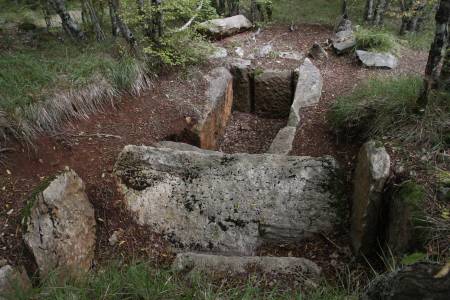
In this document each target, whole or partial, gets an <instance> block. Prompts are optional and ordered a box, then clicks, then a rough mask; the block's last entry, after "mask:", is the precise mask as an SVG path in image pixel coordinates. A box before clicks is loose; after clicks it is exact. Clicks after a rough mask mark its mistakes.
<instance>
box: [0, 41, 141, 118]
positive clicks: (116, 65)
mask: <svg viewBox="0 0 450 300" xmlns="http://www.w3.org/2000/svg"><path fill="white" fill-rule="evenodd" d="M114 47H115V44H114V42H113V41H105V42H104V43H101V44H98V43H87V44H83V45H82V46H81V47H78V46H76V45H74V44H72V43H71V42H70V41H67V42H58V41H56V40H55V38H54V37H49V38H48V39H47V40H46V41H42V42H41V43H40V46H39V47H37V48H26V47H20V48H16V49H14V50H11V51H5V52H4V53H2V55H1V56H0V109H2V110H5V111H12V110H14V109H16V108H17V107H25V106H27V105H29V104H31V103H36V102H38V101H42V100H45V99H46V98H48V97H50V96H52V95H53V94H55V93H56V92H62V91H64V90H66V89H77V88H82V87H84V86H85V85H86V84H88V83H91V82H92V81H93V78H94V77H95V76H101V77H104V78H107V79H108V80H109V81H110V82H111V84H112V85H113V86H114V87H117V88H119V89H125V88H127V87H129V86H131V82H132V79H133V76H135V75H136V74H133V66H134V64H135V62H134V61H133V60H131V59H128V58H125V59H117V58H114V57H113V56H112V54H114V52H115V49H114Z"/></svg>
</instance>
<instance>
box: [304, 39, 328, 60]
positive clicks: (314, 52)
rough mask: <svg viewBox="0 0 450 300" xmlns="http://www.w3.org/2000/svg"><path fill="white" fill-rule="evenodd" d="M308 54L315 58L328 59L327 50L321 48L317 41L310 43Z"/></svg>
mask: <svg viewBox="0 0 450 300" xmlns="http://www.w3.org/2000/svg"><path fill="white" fill-rule="evenodd" d="M308 56H310V57H312V58H313V59H316V60H327V59H328V53H327V51H325V49H323V48H322V46H320V44H318V43H314V45H312V47H311V49H310V50H309V53H308Z"/></svg>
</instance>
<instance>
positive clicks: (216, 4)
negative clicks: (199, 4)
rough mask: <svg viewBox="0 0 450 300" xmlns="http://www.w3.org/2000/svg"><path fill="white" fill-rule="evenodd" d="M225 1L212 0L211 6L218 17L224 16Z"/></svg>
mask: <svg viewBox="0 0 450 300" xmlns="http://www.w3.org/2000/svg"><path fill="white" fill-rule="evenodd" d="M225 1H226V0H213V2H212V4H213V6H214V7H215V9H216V11H217V13H218V14H219V15H223V14H225V7H226V6H225Z"/></svg>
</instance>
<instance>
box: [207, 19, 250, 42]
mask: <svg viewBox="0 0 450 300" xmlns="http://www.w3.org/2000/svg"><path fill="white" fill-rule="evenodd" d="M252 27H253V24H252V22H250V21H249V20H248V19H247V18H246V17H245V16H243V15H237V16H233V17H229V18H223V19H214V20H209V21H206V22H203V23H201V24H200V25H199V29H200V31H202V32H204V33H206V34H208V35H209V36H212V37H214V38H222V37H227V36H230V35H233V34H236V33H239V32H243V31H246V30H249V29H250V28H252Z"/></svg>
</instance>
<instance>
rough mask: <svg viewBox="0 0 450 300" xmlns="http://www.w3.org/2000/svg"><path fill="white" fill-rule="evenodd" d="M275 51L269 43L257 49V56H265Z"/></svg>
mask: <svg viewBox="0 0 450 300" xmlns="http://www.w3.org/2000/svg"><path fill="white" fill-rule="evenodd" d="M272 51H273V46H272V45H270V44H268V45H264V46H262V47H261V48H259V49H257V50H256V52H255V57H256V58H265V57H267V56H268V55H269V54H270V53H271V52H272Z"/></svg>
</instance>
